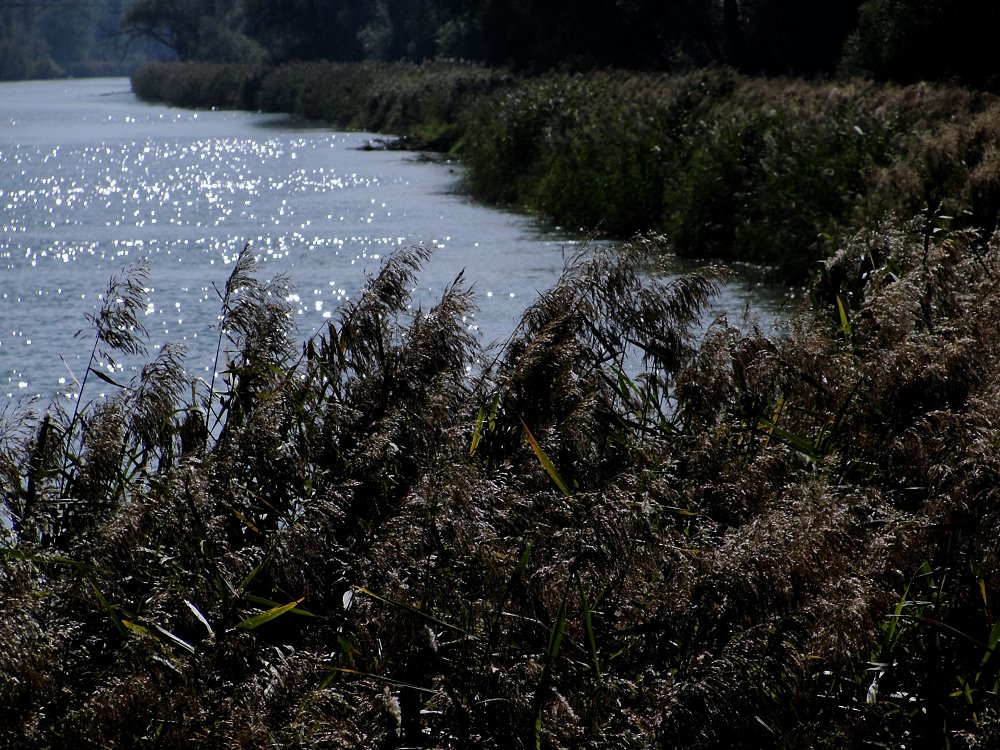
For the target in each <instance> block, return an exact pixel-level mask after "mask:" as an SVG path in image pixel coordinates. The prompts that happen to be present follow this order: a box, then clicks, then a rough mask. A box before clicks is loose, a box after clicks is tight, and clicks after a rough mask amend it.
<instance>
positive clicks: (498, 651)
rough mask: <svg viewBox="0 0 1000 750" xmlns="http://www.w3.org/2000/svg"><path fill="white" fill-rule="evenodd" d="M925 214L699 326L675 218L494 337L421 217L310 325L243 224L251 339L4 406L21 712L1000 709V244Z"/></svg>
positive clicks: (522, 731) (76, 742)
mask: <svg viewBox="0 0 1000 750" xmlns="http://www.w3.org/2000/svg"><path fill="white" fill-rule="evenodd" d="M932 218H933V217H925V218H924V219H921V220H920V221H917V222H914V223H912V224H908V225H899V224H887V225H884V226H880V227H879V228H878V229H877V230H875V231H871V232H866V233H862V234H860V235H858V236H857V237H856V238H854V239H853V240H852V241H851V242H849V243H846V244H845V245H844V246H843V247H842V248H841V249H840V250H839V252H838V253H837V254H836V256H835V257H833V258H832V259H831V260H830V261H829V262H828V263H827V264H825V270H824V273H823V274H822V276H821V277H820V278H819V280H818V281H817V283H816V285H815V288H814V300H815V302H814V306H813V307H812V308H810V309H809V310H808V311H805V312H803V313H802V317H801V318H798V319H796V320H794V321H793V322H792V323H791V325H790V329H789V331H788V332H787V335H785V336H783V337H781V338H771V339H769V338H766V337H765V336H763V335H762V334H760V333H751V334H749V335H743V334H740V333H738V332H737V330H736V329H734V328H732V327H730V326H729V325H728V324H727V323H726V321H724V320H722V321H719V322H717V323H716V324H715V325H714V326H712V328H711V330H710V331H709V333H708V335H707V338H706V339H705V340H704V343H702V344H701V345H700V346H697V347H695V346H693V343H694V342H693V341H692V340H691V338H690V332H691V330H692V326H693V324H694V323H695V322H696V321H697V320H698V319H699V317H700V310H701V309H702V306H703V305H704V303H705V301H706V300H707V299H708V297H709V296H710V294H711V291H712V288H713V283H714V280H716V279H717V278H718V272H715V271H712V270H710V269H709V270H705V271H701V272H698V273H695V274H692V275H689V276H686V277H682V278H679V279H675V280H672V281H662V280H659V279H658V277H657V276H656V274H655V272H654V264H655V258H657V257H659V256H660V255H662V253H663V250H664V248H663V247H662V244H661V241H660V240H659V239H656V238H645V239H642V238H640V239H637V240H635V241H633V242H632V243H628V244H626V245H624V246H623V247H621V248H619V249H618V250H608V249H602V248H589V247H582V248H581V249H580V250H579V252H578V253H577V254H576V255H574V256H573V257H572V258H571V259H570V260H569V261H568V263H567V267H566V270H565V273H564V275H563V277H562V278H561V279H560V281H559V282H558V283H557V284H556V285H555V286H554V287H553V288H552V289H550V290H549V291H547V292H545V293H544V294H542V295H541V296H540V297H539V299H538V300H537V301H536V302H535V304H534V305H533V306H532V307H531V308H530V309H529V310H528V311H527V312H526V313H525V316H524V318H523V320H522V322H521V324H520V326H519V327H518V329H517V330H516V332H515V334H514V335H513V337H512V339H511V340H510V342H509V343H507V345H506V346H505V347H504V348H503V349H502V350H501V351H499V352H495V353H489V354H484V353H483V352H481V351H480V349H479V345H478V344H477V342H476V341H475V340H474V339H472V338H470V336H469V334H468V332H467V330H466V328H465V326H464V325H463V324H462V322H461V320H462V315H463V314H464V313H465V312H466V311H468V310H469V309H470V307H472V306H473V305H474V299H473V296H472V294H471V293H470V291H469V290H468V288H467V287H466V286H465V285H464V284H463V282H462V279H461V278H459V279H457V280H456V282H455V284H454V286H452V287H451V288H449V289H447V290H445V291H444V293H443V295H442V299H441V301H440V303H439V304H438V305H436V306H435V307H434V308H433V309H430V310H427V311H421V312H417V313H415V314H412V315H411V314H408V313H405V312H404V311H405V310H406V305H407V301H408V300H407V290H408V289H409V288H411V287H412V274H413V273H414V272H415V271H416V270H417V269H418V268H419V267H420V265H421V263H422V262H423V261H424V260H425V259H426V257H427V253H428V252H429V251H428V250H426V249H424V248H420V247H416V248H412V249H409V250H406V251H402V252H400V253H398V254H397V255H395V256H393V257H391V258H390V259H389V260H388V261H387V262H386V264H385V266H384V268H383V269H382V271H381V272H380V273H379V274H378V275H377V276H376V277H374V278H372V279H371V280H370V282H369V284H368V287H367V290H366V291H365V293H364V294H362V295H361V296H360V297H359V298H358V299H357V300H356V301H355V302H353V303H351V304H349V305H347V306H346V307H345V308H344V309H343V310H342V311H341V313H340V316H339V320H338V321H337V322H336V323H335V324H331V325H330V326H329V328H328V329H327V330H325V331H324V332H323V333H322V334H321V335H317V336H316V337H314V338H312V339H310V340H309V341H307V342H305V343H304V344H303V345H301V346H300V345H298V344H296V343H294V339H293V335H294V332H293V331H292V330H291V328H290V326H291V322H290V321H291V317H290V315H289V311H288V309H287V307H286V305H285V303H284V302H283V300H284V299H285V296H286V292H285V289H286V282H285V280H283V279H281V278H276V279H272V280H267V281H265V280H261V279H260V278H259V277H258V276H257V275H256V272H255V269H254V264H253V258H252V255H251V254H250V253H249V252H245V253H244V254H243V255H242V256H241V257H240V259H239V262H238V263H237V264H236V266H235V270H234V272H233V275H232V277H231V278H230V279H229V282H228V283H227V285H226V287H225V289H224V290H222V293H221V296H222V317H221V330H220V332H219V335H220V350H225V351H227V352H228V355H226V356H223V355H220V359H219V361H220V362H223V361H229V362H231V364H230V365H229V367H228V371H227V372H225V373H223V375H224V377H220V378H218V379H217V380H215V381H214V382H212V383H206V382H203V381H195V382H189V381H188V380H187V379H186V377H185V375H184V372H183V369H182V357H183V352H182V351H181V350H180V349H178V348H171V347H166V348H164V349H163V350H162V351H161V353H160V354H159V355H158V356H157V357H156V358H154V359H153V360H152V361H151V362H150V364H149V365H148V366H147V367H146V368H145V369H143V371H142V374H141V376H139V377H138V378H137V379H136V381H135V382H133V383H132V384H130V385H128V386H126V387H120V388H118V389H117V392H116V395H114V396H113V397H112V398H110V399H107V400H88V395H89V393H90V390H91V389H89V388H88V385H87V383H86V382H84V383H83V384H82V394H81V398H80V400H79V401H78V402H77V404H78V408H76V409H75V410H74V411H73V412H72V413H69V412H65V411H61V410H59V409H58V408H57V407H56V406H53V407H51V408H50V409H49V410H48V411H46V413H45V414H44V415H43V416H42V417H41V419H38V417H37V416H31V415H29V414H28V413H27V412H15V413H11V414H8V415H7V418H6V420H5V421H4V423H3V428H2V429H3V432H2V435H0V437H2V450H0V471H2V472H3V481H2V484H0V487H2V488H3V489H2V502H3V506H2V509H3V512H4V514H5V515H6V516H7V517H8V519H9V523H8V524H7V526H9V528H7V529H6V530H5V531H4V532H3V533H4V540H3V546H2V548H0V554H2V556H3V558H4V561H3V565H2V567H0V600H2V609H0V613H2V614H0V642H2V643H3V644H4V647H3V649H0V678H2V680H0V700H2V702H3V705H4V707H5V708H4V711H3V714H2V718H0V744H3V745H4V747H9V748H40V747H49V748H63V747H65V748H80V747H162V748H173V747H183V748H197V747H358V748H372V747H382V748H393V747H400V748H401V747H455V748H467V747H496V748H512V747H515V748H516V747H530V748H570V747H576V748H579V747H602V748H603V747H619V748H644V747H654V746H658V747H684V748H692V747H694V748H697V747H702V748H711V747H726V748H730V747H746V748H760V747H796V748H798V747H831V748H833V747H837V748H841V747H858V746H861V745H863V744H866V743H871V744H873V745H875V746H884V747H902V746H907V747H909V746H921V747H946V746H950V747H953V748H973V747H992V746H995V745H996V743H997V742H998V741H1000V723H998V720H1000V715H998V710H997V709H998V706H997V699H996V692H997V689H998V668H1000V661H998V659H1000V657H998V656H997V655H996V654H995V649H996V646H997V643H998V641H1000V613H998V611H997V596H998V593H997V592H998V591H1000V541H998V536H997V534H996V529H997V524H998V521H1000V519H998V517H997V516H998V507H1000V505H998V503H997V486H998V482H1000V464H998V461H997V455H1000V454H998V451H997V438H996V425H997V423H998V420H1000V412H998V408H1000V397H998V394H1000V381H998V376H997V373H998V372H1000V368H998V367H997V364H998V359H1000V348H998V347H1000V339H998V338H997V336H996V330H997V329H998V326H1000V319H998V316H1000V255H998V254H1000V247H998V245H997V243H996V242H995V241H990V242H988V243H986V244H984V243H983V242H982V241H981V239H980V237H979V236H978V235H976V234H975V233H970V232H965V231H952V230H949V229H947V228H945V227H941V226H938V225H937V224H936V223H935V222H934V221H933V220H931V219H932ZM145 271H146V269H145V267H144V266H142V265H140V266H137V267H133V268H130V269H127V270H126V271H125V273H124V274H123V276H122V277H121V278H118V279H115V280H113V281H112V283H111V284H110V285H109V288H108V290H107V293H106V294H105V296H104V298H103V299H104V306H103V308H102V309H101V310H100V311H99V312H98V313H97V314H96V315H95V316H94V317H93V320H92V323H93V324H94V329H95V333H94V344H93V346H94V369H93V370H91V371H90V375H91V376H96V374H97V372H99V370H98V369H97V362H99V361H106V359H107V358H109V357H115V356H119V355H120V354H122V353H126V354H130V355H135V354H138V353H141V352H142V351H143V350H144V348H145V346H146V340H145V336H144V335H143V332H142V330H141V328H140V327H139V326H138V319H137V318H136V313H137V311H139V310H141V309H142V306H143V304H144V302H143V298H142V291H141V290H142V286H143V280H144V279H143V276H144V273H145ZM626 359H628V361H630V362H638V361H640V360H641V361H642V362H643V368H642V370H643V371H642V373H641V374H639V375H636V376H634V377H629V376H628V375H627V374H626V372H628V371H631V370H629V368H628V367H627V366H626ZM470 366H471V368H472V369H471V370H470V369H469V368H470ZM734 738H735V739H734Z"/></svg>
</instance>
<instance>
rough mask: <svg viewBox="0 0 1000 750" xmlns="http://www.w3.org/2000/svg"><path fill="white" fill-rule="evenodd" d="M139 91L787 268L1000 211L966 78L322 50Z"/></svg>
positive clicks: (678, 247) (712, 253) (997, 137)
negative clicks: (885, 230)
mask: <svg viewBox="0 0 1000 750" xmlns="http://www.w3.org/2000/svg"><path fill="white" fill-rule="evenodd" d="M133 87H134V89H135V91H136V93H137V94H138V95H139V96H142V97H145V98H148V99H164V100H166V101H169V102H171V103H173V104H177V105H181V106H191V107H209V106H218V107H238V108H250V109H262V110H267V111H280V112H291V113H295V114H297V115H300V116H303V117H307V118H313V119H321V120H327V121H330V122H333V123H335V124H336V125H338V126H339V127H348V128H354V129H360V130H369V131H377V132H388V133H395V134H399V135H404V136H406V137H407V139H408V140H407V143H408V144H409V145H410V146H411V147H413V148H433V149H439V150H447V151H450V152H452V153H454V154H457V155H458V156H459V157H460V158H461V160H462V162H463V165H464V167H465V175H466V187H467V188H468V189H469V190H470V191H471V192H472V194H473V195H475V196H476V197H478V198H480V199H482V200H486V201H489V202H494V203H501V204H504V205H508V206H513V207H515V208H518V209H524V208H526V209H528V210H530V211H533V212H536V213H538V214H540V215H543V216H545V217H548V218H549V219H550V220H552V221H555V222H556V223H558V224H560V225H562V226H563V227H566V228H569V229H571V230H583V231H584V232H587V231H590V230H592V229H594V228H597V227H599V228H600V231H602V232H603V233H605V234H607V235H610V236H613V237H627V236H630V235H631V234H633V233H635V232H638V231H648V230H657V231H661V232H663V233H665V234H666V235H667V236H668V237H669V238H670V241H671V246H672V248H673V249H674V250H675V251H676V252H677V253H678V254H680V255H684V256H691V257H697V258H705V257H717V258H728V259H736V260H743V261H749V262H753V263H758V264H765V265H768V266H772V267H773V268H774V269H775V270H776V272H777V273H778V274H780V275H782V276H784V277H785V278H790V279H795V280H801V279H804V278H805V277H806V276H807V274H808V273H809V272H811V271H813V270H815V264H816V262H818V261H821V260H823V259H825V258H827V257H828V256H829V255H830V253H832V252H833V251H834V250H835V248H836V247H837V246H838V243H839V242H840V241H842V240H844V239H845V238H847V237H849V236H850V235H851V234H853V233H854V232H855V231H856V230H857V228H858V227H865V226H872V225H873V224H874V223H875V222H877V221H878V220H879V219H880V218H881V217H882V216H885V215H886V214H887V213H896V214H897V215H899V216H913V215H914V214H916V213H917V212H921V211H924V212H926V211H930V212H931V213H933V214H944V215H948V216H951V217H953V218H952V226H954V227H961V228H975V229H978V230H979V231H980V234H981V237H982V238H983V241H985V239H986V238H987V237H988V236H989V235H990V234H991V233H992V231H993V229H994V228H995V227H996V224H997V215H998V211H1000V157H998V155H1000V99H998V98H997V97H996V96H994V95H992V94H988V93H983V92H977V91H973V90H970V89H964V88H958V87H949V86H939V85H931V84H925V83H920V84H910V85H906V86H902V85H894V84H875V83H871V82H865V81H861V80H853V81H845V82H839V83H810V82H805V81H794V80H789V79H765V78H759V77H748V76H743V75H740V74H738V73H735V72H733V71H731V70H727V69H717V70H708V71H697V72H693V73H689V74H686V75H660V74H639V73H633V74H628V73H622V72H617V73H613V72H608V73H591V74H588V75H569V74H551V75H546V76H540V77H532V78H524V77H515V76H513V75H511V74H508V73H504V72H502V71H497V70H494V69H488V68H482V67H479V66H474V65H462V64H455V63H425V64H423V65H415V64H410V63H394V64H388V63H363V64H360V63H359V64H347V63H337V64H335V63H321V62H316V63H295V64H289V65H284V66H278V67H276V68H274V67H268V66H258V65H254V66H245V65H222V64H215V65H212V64H206V63H162V64H156V65H150V66H146V67H143V68H141V69H140V70H139V71H137V73H136V74H135V76H134V77H133Z"/></svg>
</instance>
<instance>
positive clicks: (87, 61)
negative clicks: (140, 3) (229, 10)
mask: <svg viewBox="0 0 1000 750" xmlns="http://www.w3.org/2000/svg"><path fill="white" fill-rule="evenodd" d="M129 4H130V0H0V81H10V80H21V79H28V78H62V77H66V76H71V77H84V76H121V75H128V74H129V73H130V72H131V71H132V70H134V69H135V66H136V65H137V64H138V63H141V62H144V61H147V60H149V59H150V58H153V59H162V58H166V57H169V56H172V52H171V50H170V49H169V48H167V47H164V46H162V45H159V44H157V43H156V42H155V41H152V40H150V39H148V38H139V37H133V38H129V37H127V36H126V35H123V34H122V31H121V21H122V14H123V13H124V11H125V9H126V8H127V7H128V6H129Z"/></svg>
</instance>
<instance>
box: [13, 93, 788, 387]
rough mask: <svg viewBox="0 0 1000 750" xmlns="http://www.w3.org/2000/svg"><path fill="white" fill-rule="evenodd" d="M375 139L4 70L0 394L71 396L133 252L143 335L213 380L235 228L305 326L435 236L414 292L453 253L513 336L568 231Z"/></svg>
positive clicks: (448, 168) (441, 280)
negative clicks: (374, 143) (93, 329)
mask: <svg viewBox="0 0 1000 750" xmlns="http://www.w3.org/2000/svg"><path fill="white" fill-rule="evenodd" d="M372 137H373V136H372V135H370V134H364V133H338V132H330V131H329V130H326V129H323V128H318V127H316V128H303V127H301V126H299V125H297V124H296V123H294V122H292V121H291V120H289V119H288V118H287V117H285V116H280V115H265V114H254V113H244V112H205V111H201V112H194V111H188V110H179V109H172V108H168V107H165V106H157V105H151V104H147V103H143V102H140V101H138V100H137V99H136V98H135V96H134V95H133V94H132V93H131V91H130V88H129V82H128V81H127V80H126V79H88V80H80V81H47V82H23V83H4V84H0V400H2V399H8V400H9V399H11V398H19V397H23V396H26V395H34V394H39V395H40V396H41V397H42V398H45V399H47V398H49V397H51V396H52V395H53V394H55V393H57V392H64V393H66V394H72V393H73V392H74V389H75V386H74V380H79V379H80V378H82V376H83V371H84V370H85V368H86V361H87V358H88V357H89V354H90V344H91V342H92V336H91V335H90V334H89V331H87V330H84V331H83V332H82V334H81V335H80V336H75V335H74V334H76V332H77V331H80V330H81V329H85V328H86V326H87V323H86V320H85V317H84V316H85V314H86V313H88V312H90V313H92V312H93V311H95V310H96V309H97V307H98V306H99V305H100V297H99V295H100V294H101V293H102V292H103V291H104V289H105V288H106V287H107V284H108V281H109V279H110V277H111V276H112V275H114V274H118V273H120V272H121V270H122V268H123V267H125V266H126V265H128V264H129V263H132V262H135V261H137V260H139V259H140V258H144V257H146V258H149V260H150V262H151V269H152V270H151V275H150V278H149V281H148V289H147V294H148V306H147V308H146V310H145V314H144V321H143V322H144V325H145V327H146V328H147V330H148V331H149V333H150V344H151V348H152V349H153V350H154V352H155V349H156V348H157V347H159V346H160V345H162V344H163V343H165V342H168V341H179V342H184V343H185V344H186V345H187V346H188V349H189V353H188V357H187V362H188V367H189V370H191V372H192V374H194V375H201V376H202V377H205V378H206V379H207V378H208V377H209V376H210V370H211V368H212V365H213V362H214V353H215V336H216V335H217V333H216V332H215V331H213V330H212V326H213V325H214V323H215V322H216V321H217V318H218V314H219V296H218V293H217V289H220V288H222V286H223V285H224V283H225V279H226V277H227V276H228V274H229V272H230V270H231V268H232V265H231V264H232V262H233V259H234V258H235V256H236V255H237V253H238V252H239V250H240V249H241V248H242V247H243V245H244V244H245V243H246V242H250V243H251V244H252V247H253V249H254V252H255V254H256V256H257V258H258V260H259V262H260V268H261V274H262V276H264V277H269V276H273V275H274V274H276V273H279V272H280V273H285V274H287V275H288V276H289V277H290V278H291V280H292V283H293V284H294V293H293V296H292V297H291V302H292V304H293V305H294V309H295V313H296V325H297V331H298V334H299V336H301V337H305V336H308V335H310V334H311V333H312V332H314V331H316V330H318V329H320V328H321V327H322V326H323V325H325V323H326V322H327V321H328V320H329V319H330V318H331V317H335V316H336V314H337V310H338V307H339V306H340V305H341V304H343V302H344V301H345V300H348V299H351V298H352V297H353V296H355V295H356V294H357V293H358V290H359V289H360V288H361V286H362V285H363V283H364V280H365V274H366V273H373V272H375V271H377V270H378V268H379V267H380V265H381V263H382V261H383V260H384V258H385V257H386V255H387V254H388V253H391V252H392V251H393V250H395V249H397V248H401V247H406V246H409V245H413V244H416V243H433V244H434V245H436V247H437V249H436V251H435V254H434V257H433V259H432V261H431V262H430V263H429V264H428V266H427V267H426V268H425V269H424V270H423V272H422V273H421V274H420V277H419V284H418V286H417V288H416V289H415V290H414V301H415V304H418V305H421V306H423V307H425V308H426V307H427V306H429V305H431V304H433V302H434V301H436V300H437V299H440V296H441V294H442V292H443V291H444V289H445V288H446V287H447V286H448V285H449V284H450V283H451V282H452V281H453V280H454V279H455V277H456V276H457V275H458V274H459V273H460V272H462V271H463V270H464V272H465V277H466V279H467V280H468V281H469V282H470V283H472V284H473V285H474V289H475V291H476V298H477V301H478V305H479V311H478V312H477V313H476V314H475V315H473V316H470V317H469V318H468V319H467V320H466V321H465V322H466V324H467V325H468V326H469V327H470V328H472V329H474V330H476V331H478V332H479V334H480V335H481V336H482V337H483V340H484V343H489V342H491V341H493V340H495V339H502V338H504V337H505V336H506V335H508V334H509V332H510V330H511V328H512V327H513V325H514V324H515V321H516V319H517V318H518V316H519V315H520V313H521V312H522V311H523V309H524V307H525V306H527V305H528V304H530V302H531V301H532V300H533V299H534V298H535V296H536V295H537V293H538V292H539V291H541V290H543V289H545V288H547V287H549V286H550V285H551V284H552V282H553V281H554V280H555V279H556V277H557V276H558V274H559V272H560V270H561V269H562V264H563V258H564V254H565V253H567V252H571V251H572V242H571V241H570V240H569V239H567V238H565V237H560V236H558V235H556V236H553V235H552V234H551V233H543V232H542V231H540V229H539V227H538V226H537V225H536V223H535V222H533V221H532V220H531V219H529V218H526V217H523V216H518V215H513V214H509V213H505V212H501V211H497V210H493V209H490V208H486V207H483V206H481V205H477V204H474V203H472V202H470V201H469V200H467V199H465V198H463V197H462V196H460V195H458V194H456V192H455V187H456V181H457V178H458V174H457V169H458V168H457V167H456V166H455V165H453V164H447V163H444V164H442V163H430V162H428V161H427V160H425V159H421V158H419V156H417V155H413V154H407V153H402V152H387V151H366V150H361V147H363V146H364V145H366V144H367V143H368V142H369V141H370V140H371V138H372ZM748 304H750V305H751V306H753V307H754V308H755V309H759V310H760V311H762V312H763V313H764V315H765V317H768V316H769V315H770V313H769V312H768V306H767V304H766V303H764V302H762V301H761V298H760V296H759V294H758V293H757V292H756V291H755V290H754V289H751V288H748V286H747V285H746V284H740V283H734V284H732V285H730V286H729V287H727V288H726V290H724V294H723V295H722V297H721V298H720V299H719V300H718V302H717V304H716V312H720V313H721V312H728V313H729V314H731V315H734V316H737V317H738V316H739V315H740V314H741V313H742V311H743V310H744V309H745V308H746V307H747V305H748ZM126 369H127V368H126ZM116 377H120V378H121V379H124V380H127V379H128V377H129V373H128V372H122V373H118V374H117V375H116ZM102 385H103V384H102Z"/></svg>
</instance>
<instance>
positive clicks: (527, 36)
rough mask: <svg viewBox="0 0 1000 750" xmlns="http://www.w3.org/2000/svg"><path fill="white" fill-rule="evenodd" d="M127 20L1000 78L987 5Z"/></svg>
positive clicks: (153, 0)
mask: <svg viewBox="0 0 1000 750" xmlns="http://www.w3.org/2000/svg"><path fill="white" fill-rule="evenodd" d="M123 24H124V29H125V30H126V31H127V33H129V34H131V35H133V36H139V37H150V38H153V39H155V40H157V41H158V42H160V43H162V44H164V45H166V46H168V47H170V48H171V49H172V50H174V52H175V53H176V55H177V56H178V57H179V58H181V59H190V60H209V61H223V62H234V61H241V62H245V61H269V62H276V63H280V62H287V61H290V60H315V59H329V60H336V61H359V60H388V61H396V60H408V61H416V62H419V61H423V60H427V59H432V58H442V57H444V58H457V59H465V60H471V61H475V62H479V63H483V64H487V65H495V66H503V67H509V68H512V69H514V70H517V71H521V72H528V73H538V72H543V71H547V70H553V69H557V70H563V71H580V70H590V69H595V68H606V67H618V68H626V69H633V70H660V71H671V72H676V71H680V70H689V69H692V68H697V67H703V66H711V65H727V66H731V67H733V68H735V69H736V70H739V71H741V72H744V73H751V74H766V75H793V76H805V77H828V76H833V75H837V74H861V75H866V76H869V77H871V78H874V79H876V80H892V81H897V82H901V83H909V82H913V81H915V80H925V79H929V80H943V81H953V82H958V83H962V84H968V85H973V86H977V87H987V88H995V86H996V84H997V82H998V80H1000V79H998V75H1000V61H998V59H997V58H995V57H993V56H992V55H991V54H990V50H991V49H992V45H991V44H990V40H991V39H992V38H994V37H995V35H996V32H997V31H1000V7H998V6H996V4H995V3H992V2H988V0H817V2H813V3H800V2H794V0H710V1H708V2H706V1H705V0H572V1H571V0H374V1H373V0H208V1H206V0H137V1H136V2H134V3H132V4H131V5H130V6H129V7H128V9H127V10H126V12H125V15H124V18H123Z"/></svg>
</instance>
